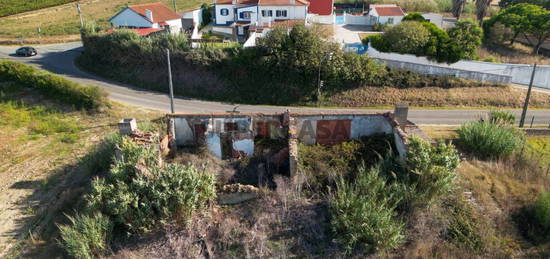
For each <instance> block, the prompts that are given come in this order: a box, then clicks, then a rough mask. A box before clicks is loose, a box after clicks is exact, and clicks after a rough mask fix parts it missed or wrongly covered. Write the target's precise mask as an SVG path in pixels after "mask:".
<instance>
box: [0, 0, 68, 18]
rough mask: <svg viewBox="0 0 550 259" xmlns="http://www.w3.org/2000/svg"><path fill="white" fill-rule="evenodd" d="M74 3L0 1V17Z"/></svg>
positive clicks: (52, 0)
mask: <svg viewBox="0 0 550 259" xmlns="http://www.w3.org/2000/svg"><path fill="white" fill-rule="evenodd" d="M75 1H76V0H40V1H20V0H0V17H3V16H8V15H12V14H17V13H22V12H28V11H32V10H37V9H42V8H46V7H50V6H56V5H62V4H66V3H70V2H75Z"/></svg>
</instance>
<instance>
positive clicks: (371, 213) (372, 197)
mask: <svg viewBox="0 0 550 259" xmlns="http://www.w3.org/2000/svg"><path fill="white" fill-rule="evenodd" d="M380 170H381V168H380V165H378V166H375V167H372V168H371V169H368V170H367V169H365V168H364V167H360V168H359V169H358V172H357V177H356V178H355V180H354V181H353V182H347V181H345V180H344V178H343V177H340V178H339V180H338V182H337V185H336V189H337V190H336V191H335V193H334V195H333V197H331V199H330V210H331V211H330V213H331V214H332V215H333V219H332V220H331V224H332V230H333V232H334V234H335V236H336V239H337V241H338V242H339V243H340V244H341V245H342V246H343V247H344V249H345V251H346V252H347V253H351V252H353V251H354V250H356V249H358V248H359V249H360V248H364V249H365V250H366V252H367V253H373V252H379V251H386V250H389V249H393V248H396V247H397V246H398V245H400V244H401V243H402V242H403V241H404V233H403V228H404V224H403V223H402V222H401V221H400V220H399V219H397V218H396V216H397V215H396V212H395V208H396V207H397V206H398V204H399V202H400V200H401V199H402V197H400V194H402V193H401V192H399V191H396V189H397V188H398V186H397V185H395V184H388V183H387V180H386V179H385V178H384V177H383V176H382V175H383V174H382V173H381V172H380Z"/></svg>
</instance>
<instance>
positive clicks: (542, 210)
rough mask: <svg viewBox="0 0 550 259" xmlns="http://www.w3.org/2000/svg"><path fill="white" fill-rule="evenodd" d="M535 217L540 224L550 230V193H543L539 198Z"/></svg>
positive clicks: (535, 207) (536, 203) (535, 208)
mask: <svg viewBox="0 0 550 259" xmlns="http://www.w3.org/2000/svg"><path fill="white" fill-rule="evenodd" d="M534 216H535V220H536V221H537V223H538V224H540V225H541V226H542V227H544V228H546V229H548V230H550V191H545V192H542V193H541V194H540V195H539V197H538V198H537V201H536V202H535V206H534Z"/></svg>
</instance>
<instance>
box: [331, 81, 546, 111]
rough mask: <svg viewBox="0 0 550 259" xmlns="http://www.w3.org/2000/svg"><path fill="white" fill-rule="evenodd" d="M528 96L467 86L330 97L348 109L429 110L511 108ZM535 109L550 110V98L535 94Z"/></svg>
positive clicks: (369, 89)
mask: <svg viewBox="0 0 550 259" xmlns="http://www.w3.org/2000/svg"><path fill="white" fill-rule="evenodd" d="M524 100H525V94H524V92H523V91H520V90H515V89H513V88H512V87H510V86H503V87H463V88H451V89H444V88H440V87H424V88H409V89H399V88H391V87H361V88H357V89H353V90H348V91H344V92H341V93H338V94H335V95H333V96H332V97H330V98H328V102H329V103H330V104H333V105H338V106H344V107H367V106H383V105H393V104H395V103H402V102H405V103H411V104H414V105H415V106H427V107H434V106H439V107H444V106H454V107H509V108H519V107H521V106H522V105H523V102H524ZM530 105H531V107H538V108H548V107H550V95H546V94H541V93H534V94H533V95H532V96H531V103H530Z"/></svg>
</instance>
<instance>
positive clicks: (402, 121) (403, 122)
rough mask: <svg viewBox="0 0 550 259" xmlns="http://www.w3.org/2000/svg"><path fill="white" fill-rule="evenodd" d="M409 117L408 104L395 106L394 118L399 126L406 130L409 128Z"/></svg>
mask: <svg viewBox="0 0 550 259" xmlns="http://www.w3.org/2000/svg"><path fill="white" fill-rule="evenodd" d="M408 115H409V105H408V104H406V103H402V104H398V105H396V106H395V110H394V111H393V116H394V118H395V120H396V121H397V123H399V126H400V127H401V128H402V129H404V128H405V126H407V117H408Z"/></svg>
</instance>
